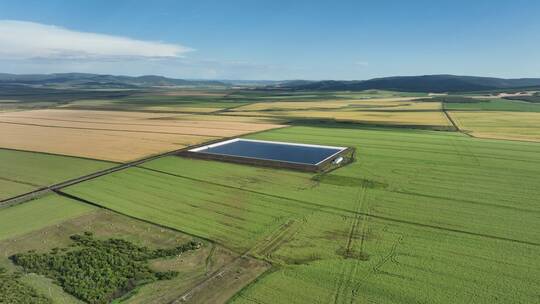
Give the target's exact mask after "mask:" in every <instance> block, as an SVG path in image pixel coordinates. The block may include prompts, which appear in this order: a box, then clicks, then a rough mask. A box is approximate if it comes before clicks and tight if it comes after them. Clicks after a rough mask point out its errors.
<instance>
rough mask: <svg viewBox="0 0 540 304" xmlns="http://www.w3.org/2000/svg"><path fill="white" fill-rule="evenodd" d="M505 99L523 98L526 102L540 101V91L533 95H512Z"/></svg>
mask: <svg viewBox="0 0 540 304" xmlns="http://www.w3.org/2000/svg"><path fill="white" fill-rule="evenodd" d="M504 99H508V100H521V101H526V102H532V103H540V95H538V93H534V95H532V96H512V97H504Z"/></svg>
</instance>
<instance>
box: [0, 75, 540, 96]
mask: <svg viewBox="0 0 540 304" xmlns="http://www.w3.org/2000/svg"><path fill="white" fill-rule="evenodd" d="M0 85H24V86H33V87H54V88H58V87H60V88H63V87H74V88H141V87H169V86H182V87H216V86H217V87H231V86H242V87H256V88H259V89H267V90H273V89H279V90H298V91H301V90H310V91H362V90H372V89H377V90H391V91H404V92H433V93H441V92H465V91H487V90H501V89H503V90H504V89H520V88H524V89H525V88H532V87H536V89H539V88H540V78H519V79H503V78H493V77H475V76H456V75H424V76H395V77H383V78H373V79H369V80H350V81H345V80H323V81H309V80H290V81H260V80H254V81H248V80H223V81H220V80H189V79H175V78H167V77H163V76H156V75H145V76H138V77H132V76H114V75H100V74H86V73H58V74H30V75H15V74H2V73H0Z"/></svg>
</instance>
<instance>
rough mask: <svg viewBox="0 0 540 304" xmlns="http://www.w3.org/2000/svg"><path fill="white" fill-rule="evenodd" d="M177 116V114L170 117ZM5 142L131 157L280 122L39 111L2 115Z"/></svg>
mask: <svg viewBox="0 0 540 304" xmlns="http://www.w3.org/2000/svg"><path fill="white" fill-rule="evenodd" d="M168 118H172V119H168ZM0 125H1V126H2V128H0V137H1V138H2V140H1V141H0V147H4V148H14V149H23V150H31V151H40V152H49V153H56V154H64V155H72V156H83V157H89V158H95V159H103V160H110V161H119V162H122V161H129V160H134V159H138V158H142V157H144V156H148V155H152V154H157V153H162V152H166V151H171V150H175V149H180V148H183V147H186V146H189V145H194V144H198V143H201V142H205V141H208V140H211V139H217V138H221V137H228V136H236V135H241V134H245V133H249V132H255V131H261V130H267V129H271V128H276V127H280V126H279V125H276V124H269V123H244V122H235V121H231V122H226V121H220V122H218V123H211V122H208V121H204V122H201V121H197V120H196V119H193V118H192V117H190V116H189V115H188V116H187V117H186V119H183V117H182V116H174V115H170V114H169V115H163V114H152V113H141V112H118V111H116V112H115V111H74V110H36V111H27V112H16V113H3V114H0Z"/></svg>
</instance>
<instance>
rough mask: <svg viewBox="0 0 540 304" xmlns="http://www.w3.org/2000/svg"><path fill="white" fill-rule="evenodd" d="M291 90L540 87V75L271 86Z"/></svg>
mask: <svg viewBox="0 0 540 304" xmlns="http://www.w3.org/2000/svg"><path fill="white" fill-rule="evenodd" d="M271 87H273V88H279V89H290V90H315V91H319V90H324V91H342V90H343V91H361V90H372V89H377V90H391V91H403V92H433V93H442V92H464V91H485V90H498V89H519V88H528V87H540V78H519V79H503V78H493V77H475V76H456V75H424V76H395V77H384V78H373V79H369V80H351V81H339V80H323V81H299V80H294V81H290V82H282V83H279V84H276V85H273V86H269V87H268V88H271Z"/></svg>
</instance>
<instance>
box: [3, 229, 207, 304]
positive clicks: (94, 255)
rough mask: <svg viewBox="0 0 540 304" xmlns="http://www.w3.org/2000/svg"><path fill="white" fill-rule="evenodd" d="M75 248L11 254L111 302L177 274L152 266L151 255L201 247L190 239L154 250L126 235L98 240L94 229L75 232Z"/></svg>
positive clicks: (74, 290) (93, 298)
mask: <svg viewBox="0 0 540 304" xmlns="http://www.w3.org/2000/svg"><path fill="white" fill-rule="evenodd" d="M70 238H71V240H72V241H73V244H72V246H71V248H62V249H60V248H54V249H53V250H51V251H50V252H49V253H36V252H34V251H29V252H27V253H19V254H15V255H13V256H11V260H12V261H13V263H15V264H16V265H19V266H22V267H23V268H24V270H25V271H26V272H32V273H37V274H41V275H45V276H47V277H50V278H52V279H54V280H55V281H56V282H57V283H58V284H59V285H60V286H62V288H63V289H64V290H65V291H66V292H68V293H70V294H72V295H74V296H76V297H77V298H79V299H81V300H84V301H86V302H88V303H96V304H97V303H108V302H109V301H111V300H113V299H115V298H118V297H121V296H123V295H125V294H126V293H128V292H130V291H132V290H133V289H135V288H136V287H138V286H140V285H144V284H147V283H149V282H153V281H156V280H167V279H171V278H173V277H175V276H176V275H177V274H178V273H177V272H175V271H166V272H156V271H153V270H152V269H150V267H149V266H148V261H149V260H151V259H157V258H164V257H173V256H176V255H179V254H181V253H183V252H186V251H189V250H195V249H198V248H200V247H201V243H199V242H196V241H190V242H188V243H185V244H183V245H180V246H177V247H174V248H167V249H155V250H151V249H149V248H148V247H141V246H137V245H134V244H133V243H131V242H128V241H126V240H123V239H118V238H110V239H106V240H98V239H95V238H94V237H93V234H92V233H90V232H85V233H84V234H82V235H79V234H75V235H72V236H71V237H70Z"/></svg>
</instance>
